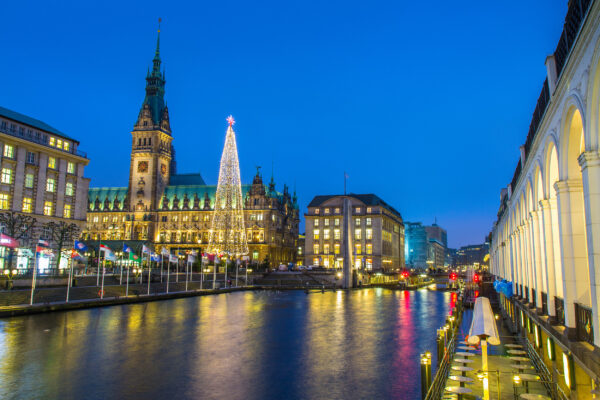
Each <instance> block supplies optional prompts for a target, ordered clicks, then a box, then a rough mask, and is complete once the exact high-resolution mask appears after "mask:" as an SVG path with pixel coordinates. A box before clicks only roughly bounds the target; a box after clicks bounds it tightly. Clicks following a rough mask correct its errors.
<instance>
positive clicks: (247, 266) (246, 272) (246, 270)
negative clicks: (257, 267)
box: [246, 260, 248, 286]
mask: <svg viewBox="0 0 600 400" xmlns="http://www.w3.org/2000/svg"><path fill="white" fill-rule="evenodd" d="M246 286H248V261H247V260H246Z"/></svg>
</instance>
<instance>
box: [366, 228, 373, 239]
mask: <svg viewBox="0 0 600 400" xmlns="http://www.w3.org/2000/svg"><path fill="white" fill-rule="evenodd" d="M365 236H366V239H367V240H371V239H373V229H371V228H368V229H367V231H366V235H365Z"/></svg>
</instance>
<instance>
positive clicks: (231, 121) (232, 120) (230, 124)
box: [227, 115, 235, 127]
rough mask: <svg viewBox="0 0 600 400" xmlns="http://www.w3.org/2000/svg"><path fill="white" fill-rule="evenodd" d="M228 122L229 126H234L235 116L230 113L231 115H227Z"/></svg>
mask: <svg viewBox="0 0 600 400" xmlns="http://www.w3.org/2000/svg"><path fill="white" fill-rule="evenodd" d="M227 122H229V126H230V127H232V126H233V124H235V119H233V116H232V115H230V116H229V117H227Z"/></svg>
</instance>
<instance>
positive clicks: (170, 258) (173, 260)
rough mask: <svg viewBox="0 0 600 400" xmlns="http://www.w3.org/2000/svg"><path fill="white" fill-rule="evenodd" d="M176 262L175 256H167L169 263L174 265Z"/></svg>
mask: <svg viewBox="0 0 600 400" xmlns="http://www.w3.org/2000/svg"><path fill="white" fill-rule="evenodd" d="M177 260H178V258H177V256H176V255H174V254H170V255H169V262H172V263H175V262H177Z"/></svg>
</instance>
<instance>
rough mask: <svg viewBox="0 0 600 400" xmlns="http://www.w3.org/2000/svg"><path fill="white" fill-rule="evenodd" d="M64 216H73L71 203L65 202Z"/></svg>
mask: <svg viewBox="0 0 600 400" xmlns="http://www.w3.org/2000/svg"><path fill="white" fill-rule="evenodd" d="M63 217H64V218H71V205H70V204H65V209H64V210H63Z"/></svg>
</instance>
